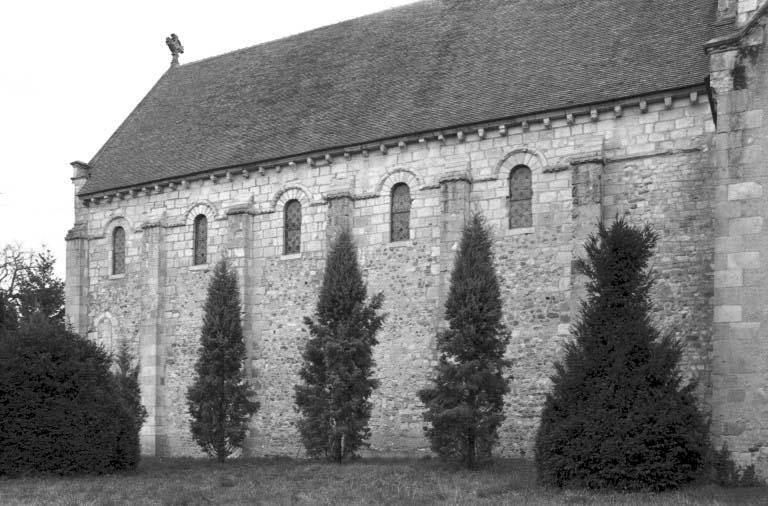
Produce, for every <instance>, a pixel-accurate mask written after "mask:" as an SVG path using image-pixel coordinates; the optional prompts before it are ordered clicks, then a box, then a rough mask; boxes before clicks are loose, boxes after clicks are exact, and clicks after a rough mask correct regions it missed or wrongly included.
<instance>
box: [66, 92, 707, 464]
mask: <svg viewBox="0 0 768 506" xmlns="http://www.w3.org/2000/svg"><path fill="white" fill-rule="evenodd" d="M703 95H704V93H703V89H701V90H698V91H696V90H687V91H682V92H679V93H677V94H676V95H675V96H674V97H672V96H667V97H665V96H654V97H646V98H640V99H637V100H634V101H631V102H626V103H623V104H605V105H603V106H601V107H599V108H594V109H592V110H589V109H587V110H584V111H581V112H578V113H576V114H574V113H566V112H565V111H563V113H562V114H553V115H552V116H551V117H546V118H545V117H536V118H530V119H529V120H526V121H524V122H523V121H516V122H514V123H513V124H512V126H509V127H504V128H489V127H483V128H473V129H469V128H467V129H465V130H464V131H462V132H461V134H460V135H457V134H456V133H455V132H454V133H452V134H451V135H447V134H446V135H442V134H441V135H430V136H427V137H425V138H423V139H421V141H420V142H419V141H416V142H400V143H399V145H390V146H388V147H382V149H380V150H375V151H373V150H371V151H370V152H368V151H361V152H357V153H353V154H350V155H349V156H344V157H342V156H336V157H329V158H328V159H319V160H318V159H315V160H310V162H311V163H306V162H301V163H299V162H295V163H292V164H285V165H282V166H281V167H280V168H279V169H277V168H268V169H266V170H253V168H245V171H244V172H241V171H240V170H239V169H238V170H234V169H233V170H231V171H230V172H229V173H227V175H226V176H224V174H222V173H221V172H219V173H218V176H216V175H214V176H213V177H208V176H206V177H205V178H200V179H196V180H187V181H177V182H173V183H172V184H171V185H169V184H164V185H158V186H154V185H152V186H148V187H146V188H145V189H143V190H141V191H131V192H127V191H125V192H123V193H121V194H117V195H113V196H107V197H102V198H99V199H92V200H91V202H90V203H89V205H88V207H85V206H84V203H83V202H80V201H78V203H77V204H76V205H78V206H80V207H78V214H77V218H76V221H77V223H76V227H75V228H74V229H73V231H72V232H71V233H70V242H69V249H68V251H69V255H70V256H69V257H68V261H67V265H68V274H67V286H68V290H70V291H69V292H68V307H67V312H68V314H69V315H73V316H74V315H78V314H79V315H82V316H81V317H79V320H78V321H77V328H78V329H79V330H80V331H81V332H84V333H88V334H89V335H92V336H93V337H94V338H95V339H104V338H105V337H104V336H102V335H101V334H103V333H106V332H107V331H106V330H100V329H107V328H109V329H110V330H109V332H111V336H112V340H113V341H114V340H116V339H127V340H129V341H130V342H131V343H132V344H133V345H134V347H135V350H136V353H137V355H138V356H139V357H141V361H142V393H143V399H144V402H145V404H147V407H148V410H149V412H150V421H149V422H148V424H147V425H146V426H145V428H144V430H143V436H144V439H143V441H144V443H143V444H144V451H145V452H146V453H157V454H170V455H197V454H199V451H198V450H197V449H196V448H195V446H194V445H193V443H192V441H191V438H190V436H189V430H188V418H187V408H186V400H185V391H186V388H187V387H188V385H189V384H190V382H191V377H192V373H193V368H192V366H193V363H194V361H195V359H196V349H197V347H198V343H199V341H198V340H199V329H200V326H201V308H202V303H203V300H204V298H205V291H206V285H207V282H208V280H209V277H210V271H211V269H212V267H213V263H214V262H215V261H216V260H218V259H219V258H221V257H222V256H227V257H228V258H229V259H230V261H231V262H232V263H233V265H234V266H235V268H236V269H237V270H238V273H239V275H240V281H241V285H242V286H241V296H242V300H243V311H244V313H243V322H244V328H245V333H246V336H247V339H248V353H249V359H248V360H249V362H248V364H249V367H248V368H247V371H248V374H249V377H250V380H251V381H252V383H253V384H254V386H255V387H256V389H257V391H258V392H259V400H260V402H261V410H260V411H259V412H258V414H257V415H256V416H255V417H254V419H253V421H252V424H251V427H252V430H251V431H250V434H249V438H248V444H247V448H246V451H247V452H248V453H249V454H253V455H264V454H288V455H297V454H298V455H301V454H302V450H301V446H300V442H299V440H298V437H297V433H296V429H295V426H294V422H295V420H296V413H295V411H294V408H293V386H294V384H295V382H296V381H297V371H298V369H299V366H300V360H301V350H302V349H303V346H304V343H305V342H306V340H307V338H308V334H307V331H306V329H305V328H304V326H303V324H302V319H303V317H304V316H308V315H311V313H312V311H313V309H314V305H315V302H316V297H317V294H318V289H319V286H320V283H321V281H322V273H323V266H324V261H325V255H326V251H327V245H328V239H329V238H331V237H333V234H334V233H335V230H337V228H338V226H340V225H341V224H343V223H345V222H346V223H350V222H351V224H352V227H353V231H354V233H355V237H356V240H357V244H358V251H359V259H360V264H361V267H362V269H363V273H364V276H365V279H366V281H367V283H368V291H369V294H373V293H376V292H383V293H384V296H385V303H384V311H385V312H386V313H387V318H386V321H385V324H384V327H383V329H382V331H381V333H380V335H379V336H378V338H379V342H380V344H379V345H378V346H377V348H376V352H375V358H376V362H377V369H376V375H377V377H378V378H379V379H380V380H381V387H380V388H379V389H378V390H377V391H376V392H375V394H374V396H373V399H372V401H373V404H374V411H373V417H372V419H371V427H372V438H371V443H372V447H373V449H374V450H379V451H387V452H407V453H413V452H426V451H427V449H428V444H427V442H426V440H425V439H424V437H423V432H422V426H423V422H422V420H421V410H422V408H421V406H420V404H419V402H418V400H417V397H416V391H417V390H418V389H419V388H421V387H422V386H424V385H425V384H426V382H427V381H428V378H429V375H430V373H431V370H432V368H433V366H434V365H435V364H436V359H437V357H436V352H435V336H436V333H437V331H438V330H439V329H440V328H441V327H443V326H444V325H445V322H444V320H443V319H442V314H443V304H444V301H445V297H446V295H447V291H448V287H449V286H450V271H451V268H452V262H453V255H454V252H455V249H456V246H457V242H458V240H459V234H460V230H461V227H462V226H463V224H464V220H465V219H466V217H467V216H468V215H469V213H471V212H473V211H474V210H479V211H482V212H483V214H484V215H485V216H486V218H487V220H488V223H489V225H490V226H491V227H492V229H493V231H494V245H495V258H496V262H497V267H498V273H499V276H500V280H501V288H502V294H503V297H504V304H505V306H504V318H505V323H506V324H507V325H508V327H509V329H510V331H511V333H512V340H511V342H510V345H509V349H508V356H509V357H510V358H511V359H513V360H514V365H513V367H512V370H511V371H510V372H511V374H512V375H513V376H514V380H513V382H512V385H511V386H512V392H511V393H510V394H509V396H508V398H507V406H508V408H507V421H506V422H505V424H504V425H503V427H502V430H501V448H500V452H501V453H503V454H505V455H520V454H522V455H529V456H530V455H531V447H532V443H533V437H534V435H535V430H536V426H537V423H538V415H539V411H540V408H541V405H542V402H543V399H544V395H545V393H546V392H547V391H548V389H549V387H550V381H549V375H550V374H551V372H552V364H553V361H554V360H556V359H557V358H558V357H559V355H560V353H561V345H562V343H563V341H564V340H565V339H566V338H567V337H568V334H569V326H570V324H571V322H572V321H573V308H574V307H576V306H577V303H578V299H579V296H580V295H581V293H583V292H582V291H581V290H582V288H581V287H582V285H583V280H580V279H579V278H578V277H577V276H575V275H574V273H573V272H572V270H571V265H572V262H573V260H574V258H575V256H577V255H579V254H580V251H581V250H580V248H581V244H582V243H583V240H584V238H585V237H586V235H587V234H588V233H590V232H591V231H593V230H594V226H595V224H596V222H597V220H598V219H599V218H601V217H604V218H606V219H608V220H610V219H612V218H613V217H614V216H615V215H616V214H621V213H627V212H628V213H629V214H630V217H631V219H632V220H633V221H636V222H638V223H640V222H650V223H651V224H652V225H653V226H654V227H655V228H656V229H657V230H658V231H659V233H660V235H661V241H660V245H659V251H658V255H657V256H656V257H655V259H654V267H655V269H656V270H657V271H658V272H659V275H660V282H659V284H658V286H657V289H656V292H655V297H656V301H657V307H658V320H659V322H660V324H662V325H663V326H664V327H665V328H669V329H671V331H672V332H674V333H675V335H677V336H679V337H680V338H681V339H683V340H685V342H686V359H685V367H686V371H687V374H688V375H689V376H690V377H692V378H696V379H698V380H699V381H700V391H701V396H702V397H701V398H702V401H703V403H704V404H705V405H707V404H708V402H709V385H710V379H709V376H710V370H709V367H708V364H709V363H710V353H711V325H710V323H709V322H711V318H712V314H711V306H710V298H711V297H712V261H713V255H714V253H713V244H714V240H713V233H714V232H713V227H712V220H713V217H712V216H713V215H712V213H713V198H714V195H713V189H712V187H711V185H710V184H709V181H710V180H711V178H712V177H713V168H712V167H713V166H712V163H711V160H710V147H711V136H712V135H713V130H714V127H713V124H712V121H711V120H710V109H709V105H708V103H707V100H706V96H703ZM520 164H524V165H526V166H528V167H529V168H530V169H531V172H532V190H533V199H532V216H533V223H532V226H531V227H528V228H514V229H510V228H509V221H508V213H509V210H508V207H507V206H508V203H507V196H508V177H509V174H510V171H511V170H512V169H513V168H514V167H516V166H518V165H520ZM84 177H87V174H81V179H76V180H75V182H76V188H77V184H78V181H80V182H82V181H83V179H82V178H84ZM397 183H406V184H408V185H409V188H410V191H411V198H412V207H411V219H410V238H409V240H405V241H399V242H391V241H390V222H389V219H390V214H389V212H390V191H391V188H392V187H393V186H394V185H395V184H397ZM292 199H297V200H299V201H300V203H301V206H302V218H303V219H302V231H301V238H302V240H301V245H302V246H301V253H299V254H294V255H283V254H282V253H283V206H284V205H285V204H286V203H287V202H288V201H289V200H292ZM198 214H205V215H206V216H207V217H208V227H209V232H208V251H209V258H210V260H209V262H210V263H209V264H208V265H204V266H194V265H192V264H193V261H192V260H193V259H192V251H193V247H192V222H193V220H194V218H195V216H197V215H198ZM115 226H123V227H124V228H125V230H126V232H127V243H128V248H127V252H126V253H127V254H126V272H125V274H124V275H117V276H115V275H112V274H111V273H110V266H111V260H110V258H111V257H110V255H111V239H110V238H111V230H113V229H114V227H115ZM84 266H87V268H84ZM70 283H71V285H70ZM104 321H109V324H110V325H109V326H106V325H100V323H101V322H104Z"/></svg>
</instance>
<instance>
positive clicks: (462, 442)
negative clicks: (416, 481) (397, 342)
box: [418, 213, 511, 468]
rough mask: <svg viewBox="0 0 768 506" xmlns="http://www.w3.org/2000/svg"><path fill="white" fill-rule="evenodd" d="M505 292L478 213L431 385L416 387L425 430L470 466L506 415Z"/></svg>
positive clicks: (486, 450)
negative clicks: (502, 306)
mask: <svg viewBox="0 0 768 506" xmlns="http://www.w3.org/2000/svg"><path fill="white" fill-rule="evenodd" d="M501 317H502V311H501V293H500V291H499V283H498V280H497V278H496V270H495V268H494V265H493V252H492V244H491V233H490V231H489V230H488V228H487V227H486V225H485V223H484V220H483V218H482V216H481V215H480V214H479V213H475V214H474V215H473V216H472V218H471V219H470V221H469V222H468V223H467V225H466V226H465V228H464V231H463V234H462V237H461V244H460V246H459V250H458V252H457V254H456V260H455V263H454V266H453V272H452V274H451V287H450V291H449V293H448V298H447V300H446V303H445V319H446V320H448V328H447V329H446V330H445V331H443V332H441V333H440V334H439V335H438V339H437V349H438V352H439V353H440V358H439V363H438V365H437V368H436V371H435V378H434V385H433V386H431V387H428V388H425V389H423V390H420V391H419V394H418V395H419V398H420V399H421V402H423V403H424V405H425V407H426V408H427V409H426V411H425V413H424V420H425V421H426V422H428V423H429V424H430V425H429V426H427V427H425V433H426V435H427V437H428V438H429V440H430V443H431V446H432V450H433V451H435V452H436V453H437V454H439V455H440V456H441V457H443V458H448V457H460V459H461V461H462V463H463V464H464V465H465V466H467V467H470V468H471V467H475V465H476V464H477V462H478V459H482V458H487V457H490V454H491V448H492V447H493V445H494V444H495V443H496V442H497V440H498V433H497V431H498V427H499V425H501V422H502V421H503V420H504V412H503V410H504V394H506V393H507V392H508V391H509V384H508V382H509V380H508V379H507V378H505V376H504V369H505V368H506V367H509V366H510V365H511V362H510V361H509V360H506V359H504V358H503V357H504V352H505V350H506V347H507V344H508V343H509V334H508V333H507V331H506V328H505V327H504V324H503V323H502V321H501Z"/></svg>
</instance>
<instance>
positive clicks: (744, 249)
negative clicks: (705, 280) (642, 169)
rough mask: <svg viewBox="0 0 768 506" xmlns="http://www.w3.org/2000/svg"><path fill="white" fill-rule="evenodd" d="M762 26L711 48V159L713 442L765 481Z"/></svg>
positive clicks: (765, 70) (767, 316)
mask: <svg viewBox="0 0 768 506" xmlns="http://www.w3.org/2000/svg"><path fill="white" fill-rule="evenodd" d="M764 25H765V20H764V19H763V20H759V22H758V23H756V24H754V25H753V26H752V27H751V28H750V29H749V30H748V31H747V32H746V33H742V34H740V35H739V36H738V37H735V38H731V39H730V40H726V41H720V42H719V43H717V44H712V45H710V47H709V50H710V54H711V68H712V78H711V79H712V86H713V88H714V90H715V95H716V97H717V135H716V142H715V151H714V157H715V160H716V166H717V170H716V172H715V174H714V176H715V177H714V178H713V180H714V210H715V226H714V230H715V242H714V244H715V262H714V268H715V273H714V288H715V294H714V360H713V363H712V378H713V395H712V403H713V406H714V412H713V424H712V430H713V434H714V436H715V442H716V444H718V445H719V444H721V443H723V442H726V443H727V444H728V446H729V447H730V448H731V450H732V451H734V452H735V454H736V456H737V458H738V460H739V462H740V464H742V465H743V464H750V463H756V464H757V468H758V470H759V471H760V472H761V473H762V474H763V476H765V477H768V341H767V340H766V328H767V326H768V313H766V300H768V299H767V297H768V288H766V280H767V278H766V274H767V273H768V231H766V227H765V221H766V218H768V211H767V210H768V195H767V194H766V191H765V190H764V188H766V184H768V171H767V170H766V165H765V155H766V147H768V122H766V119H765V118H766V116H765V111H767V110H768V92H766V90H768V56H767V55H766V53H767V51H766V41H765V35H764V31H765V26H764Z"/></svg>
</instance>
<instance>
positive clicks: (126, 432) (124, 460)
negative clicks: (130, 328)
mask: <svg viewBox="0 0 768 506" xmlns="http://www.w3.org/2000/svg"><path fill="white" fill-rule="evenodd" d="M115 363H116V366H117V370H116V371H115V373H114V377H115V381H116V383H115V385H116V387H117V391H118V396H119V398H120V407H121V409H120V412H119V414H118V419H119V420H120V426H119V432H118V438H117V447H116V449H115V457H114V466H115V468H116V469H134V468H135V467H136V466H137V465H138V464H139V459H140V456H141V441H140V439H139V431H140V430H141V426H142V425H143V424H144V420H145V419H146V418H147V410H146V408H144V405H143V404H141V390H140V388H139V366H138V364H137V365H134V364H133V356H132V355H131V352H130V350H129V349H128V343H127V342H125V341H120V345H119V348H118V352H117V357H115Z"/></svg>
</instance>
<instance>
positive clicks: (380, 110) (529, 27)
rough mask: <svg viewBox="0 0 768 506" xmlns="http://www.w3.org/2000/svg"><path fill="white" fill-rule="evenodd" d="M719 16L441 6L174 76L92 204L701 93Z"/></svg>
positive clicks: (141, 115) (678, 0) (142, 110)
mask: <svg viewBox="0 0 768 506" xmlns="http://www.w3.org/2000/svg"><path fill="white" fill-rule="evenodd" d="M715 4H716V2H715V0H426V1H422V2H418V3H415V4H411V5H407V6H404V7H400V8H396V9H392V10H388V11H384V12H380V13H377V14H373V15H369V16H365V17H362V18H358V19H354V20H350V21H345V22H342V23H338V24H335V25H331V26H326V27H323V28H319V29H316V30H312V31H309V32H305V33H301V34H298V35H295V36H291V37H287V38H284V39H280V40H275V41H272V42H268V43H265V44H260V45H257V46H253V47H249V48H246V49H241V50H239V51H234V52H232V53H228V54H224V55H221V56H217V57H213V58H209V59H206V60H201V61H198V62H193V63H189V64H186V65H181V66H177V67H172V68H170V69H169V70H168V71H167V72H166V73H165V74H164V75H163V76H162V77H161V78H160V80H159V81H158V82H157V84H156V85H155V86H154V88H152V90H151V91H150V92H149V94H148V95H147V96H146V97H145V98H144V100H143V101H142V102H141V103H140V104H139V105H138V106H137V108H136V109H135V110H134V111H133V112H132V113H131V115H130V116H129V117H128V118H127V119H126V120H125V122H124V123H123V124H122V125H121V126H120V128H119V129H118V130H117V131H116V132H115V134H114V135H113V136H112V137H111V138H110V139H109V140H108V141H107V143H106V144H105V145H104V147H103V148H102V149H101V150H100V151H99V152H98V154H97V155H96V156H95V157H94V158H93V160H92V161H91V162H90V165H91V166H92V167H93V169H92V172H91V178H90V180H89V181H88V182H87V183H86V185H85V186H84V187H83V189H82V191H81V194H88V193H95V192H99V191H103V190H108V189H114V188H121V187H126V186H130V185H137V184H141V183H148V182H152V181H157V180H162V179H167V178H172V177H178V176H183V175H187V174H191V173H195V172H200V171H205V170H209V169H214V168H222V167H228V166H234V165H238V164H244V163H253V162H262V161H268V160H273V159H278V158H282V157H287V156H292V155H300V154H302V153H308V152H313V151H318V150H323V149H330V148H334V147H340V146H349V145H355V144H362V143H365V142H371V141H376V140H378V139H386V138H391V137H397V136H400V135H405V134H413V133H419V132H431V131H435V130H437V129H440V128H448V127H451V126H459V125H463V124H470V123H478V122H482V121H486V120H488V121H490V120H495V119H501V118H507V117H514V116H518V115H523V114H530V113H535V112H539V111H547V110H555V109H563V108H567V107H572V106H576V105H585V104H592V103H599V102H604V101H608V100H611V99H617V98H622V97H631V96H637V95H643V94H648V93H653V92H657V91H664V90H671V89H676V88H683V87H686V86H692V85H697V84H700V83H701V82H702V81H703V80H704V78H705V77H706V76H707V74H708V61H707V57H706V55H705V54H704V51H703V49H702V48H703V45H704V43H705V42H706V41H707V40H708V38H709V36H710V35H711V33H712V24H713V21H714V13H715V6H716V5H715ZM158 50H159V49H158Z"/></svg>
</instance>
